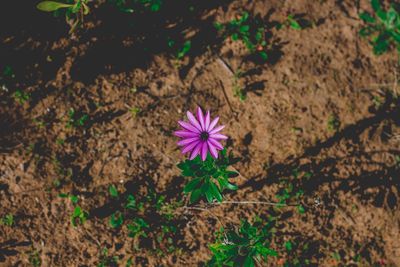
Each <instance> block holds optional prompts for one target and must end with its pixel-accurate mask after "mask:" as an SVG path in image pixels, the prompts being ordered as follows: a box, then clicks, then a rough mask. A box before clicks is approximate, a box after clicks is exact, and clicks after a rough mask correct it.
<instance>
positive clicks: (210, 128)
mask: <svg viewBox="0 0 400 267" xmlns="http://www.w3.org/2000/svg"><path fill="white" fill-rule="evenodd" d="M218 120H219V117H216V118H215V119H213V121H212V122H211V123H210V125H209V126H208V129H207V131H211V130H212V129H214V127H215V125H217V122H218Z"/></svg>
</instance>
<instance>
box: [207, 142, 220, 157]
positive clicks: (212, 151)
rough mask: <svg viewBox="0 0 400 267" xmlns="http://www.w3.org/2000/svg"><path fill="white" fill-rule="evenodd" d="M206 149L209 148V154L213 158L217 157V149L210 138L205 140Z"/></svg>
mask: <svg viewBox="0 0 400 267" xmlns="http://www.w3.org/2000/svg"><path fill="white" fill-rule="evenodd" d="M207 145H208V149H209V150H210V153H211V156H213V157H214V158H215V159H217V158H218V151H217V149H216V148H215V147H214V146H213V145H212V144H211V142H210V140H208V141H207Z"/></svg>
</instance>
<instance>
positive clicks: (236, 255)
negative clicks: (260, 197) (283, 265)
mask: <svg viewBox="0 0 400 267" xmlns="http://www.w3.org/2000/svg"><path fill="white" fill-rule="evenodd" d="M274 225H275V221H274V220H273V219H271V220H268V222H267V223H265V224H264V223H263V221H262V220H261V219H260V218H256V220H255V222H254V223H253V224H250V223H249V222H248V221H244V220H242V222H241V225H240V228H239V229H232V230H225V229H223V228H222V229H221V230H220V231H219V232H217V233H216V242H215V243H214V244H212V245H210V246H209V247H210V250H211V252H212V254H213V256H212V258H211V260H210V261H209V262H208V263H207V266H210V267H214V266H215V267H222V266H244V267H254V266H255V265H256V263H258V264H260V265H261V262H262V261H264V262H266V261H267V259H268V257H270V256H274V257H275V256H277V255H278V253H277V252H276V251H275V250H274V249H272V248H271V247H270V243H271V238H272V231H271V230H272V228H273V227H274Z"/></svg>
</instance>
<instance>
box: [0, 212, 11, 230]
mask: <svg viewBox="0 0 400 267" xmlns="http://www.w3.org/2000/svg"><path fill="white" fill-rule="evenodd" d="M0 225H7V226H10V227H11V226H13V225H14V216H13V215H12V214H11V213H9V214H7V215H5V216H4V217H3V218H0Z"/></svg>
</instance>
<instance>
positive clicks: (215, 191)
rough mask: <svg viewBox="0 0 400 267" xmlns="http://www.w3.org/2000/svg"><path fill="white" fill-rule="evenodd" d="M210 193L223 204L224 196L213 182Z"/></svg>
mask: <svg viewBox="0 0 400 267" xmlns="http://www.w3.org/2000/svg"><path fill="white" fill-rule="evenodd" d="M210 191H211V194H212V195H213V196H214V197H215V198H216V199H217V200H218V202H222V195H221V193H220V192H219V189H218V187H217V186H216V185H215V184H214V183H213V182H211V183H210ZM209 202H211V201H209Z"/></svg>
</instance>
